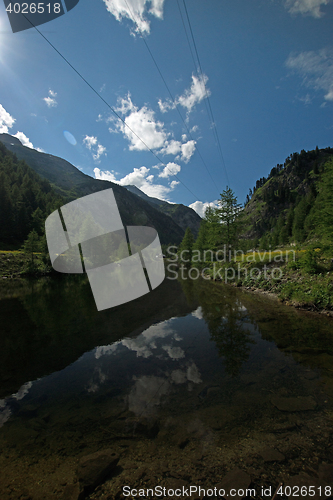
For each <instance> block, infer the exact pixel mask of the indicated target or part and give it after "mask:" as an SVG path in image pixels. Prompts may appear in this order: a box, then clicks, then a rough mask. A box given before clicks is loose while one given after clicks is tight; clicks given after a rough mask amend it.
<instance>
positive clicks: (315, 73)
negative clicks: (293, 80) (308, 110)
mask: <svg viewBox="0 0 333 500" xmlns="http://www.w3.org/2000/svg"><path fill="white" fill-rule="evenodd" d="M286 65H287V67H288V68H291V69H293V70H295V71H297V72H298V73H299V74H300V75H301V76H302V77H303V85H305V86H306V87H312V88H314V89H315V90H317V91H318V90H323V91H324V92H325V95H324V98H325V99H326V101H333V50H332V48H327V49H321V50H319V51H316V52H315V51H309V52H300V53H299V54H290V55H289V57H288V59H287V61H286ZM309 98H310V96H309V97H308V98H307V99H306V100H305V103H306V104H307V103H308V102H309Z"/></svg>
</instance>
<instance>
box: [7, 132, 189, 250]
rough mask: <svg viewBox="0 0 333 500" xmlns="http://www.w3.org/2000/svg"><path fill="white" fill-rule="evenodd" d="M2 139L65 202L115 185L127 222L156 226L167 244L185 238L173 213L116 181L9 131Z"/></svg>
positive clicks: (118, 203) (118, 201) (115, 192)
mask: <svg viewBox="0 0 333 500" xmlns="http://www.w3.org/2000/svg"><path fill="white" fill-rule="evenodd" d="M0 142H2V143H3V144H4V146H5V147H6V148H7V150H9V151H11V152H12V153H14V155H15V156H14V159H15V158H16V160H15V161H17V159H18V160H23V161H24V162H25V164H26V165H28V166H29V167H31V169H33V170H34V171H35V172H36V173H37V174H38V175H39V176H40V177H42V178H43V179H46V180H48V181H49V183H50V185H51V187H52V191H53V192H55V193H56V194H57V195H58V196H61V198H62V199H63V200H64V203H67V202H69V201H71V200H74V199H76V198H79V197H82V196H85V195H88V194H91V193H95V192H98V191H102V190H104V189H110V188H112V189H113V192H114V195H115V198H116V201H117V205H118V208H119V211H120V215H121V218H122V222H123V224H124V225H126V226H130V225H144V226H152V227H154V228H155V229H156V231H157V232H158V234H159V238H160V241H161V243H163V244H168V243H175V244H177V243H179V242H180V241H181V240H182V238H183V236H184V230H183V229H182V228H181V227H180V226H179V225H178V224H177V223H176V222H175V221H174V220H173V219H172V218H171V217H169V215H167V214H165V213H162V212H161V211H159V210H157V208H154V206H153V205H151V204H150V203H147V201H145V200H144V199H142V198H139V197H138V196H136V195H134V194H133V193H131V192H130V191H129V190H127V189H125V188H124V187H122V186H119V185H118V184H114V183H113V182H109V181H101V180H97V179H93V178H92V177H90V176H89V175H86V174H84V173H83V172H81V171H80V170H78V169H77V168H76V167H74V166H73V165H72V164H71V163H69V162H67V161H66V160H63V159H62V158H58V157H57V156H53V155H50V154H46V153H41V152H38V151H36V150H35V149H30V148H27V147H25V146H23V145H22V144H21V142H20V141H19V140H18V139H17V138H15V137H12V136H11V135H9V134H0Z"/></svg>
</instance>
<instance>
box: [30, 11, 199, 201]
mask: <svg viewBox="0 0 333 500" xmlns="http://www.w3.org/2000/svg"><path fill="white" fill-rule="evenodd" d="M21 14H22V13H21ZM22 16H23V17H24V18H25V19H26V20H27V21H28V22H29V23H30V24H31V26H32V27H33V28H35V30H36V31H37V32H38V33H39V34H40V35H41V36H42V37H43V38H44V40H45V41H46V42H47V43H48V44H49V45H50V46H51V47H52V48H53V50H55V51H56V52H57V54H58V55H59V56H60V57H61V58H62V59H63V60H64V61H65V62H66V64H68V66H70V68H72V70H73V71H75V73H76V74H77V75H78V76H79V77H80V78H81V80H83V81H84V83H85V84H86V85H88V87H89V88H90V89H91V90H92V91H93V92H94V93H95V94H96V95H97V97H99V99H101V100H102V101H103V102H104V104H106V105H107V107H108V108H109V109H110V110H111V111H112V113H114V115H115V116H116V117H117V118H118V119H119V120H120V121H121V122H122V123H123V124H124V125H125V126H126V127H127V128H128V129H129V130H130V132H131V133H132V134H133V135H135V137H137V138H138V139H139V140H140V141H141V142H142V144H143V145H144V146H145V147H146V148H147V150H148V151H150V153H152V154H153V155H154V156H155V158H157V160H158V161H159V162H160V163H161V164H162V165H163V166H164V167H165V168H166V169H167V170H168V171H169V172H170V174H171V175H172V176H173V177H176V179H177V180H178V181H179V182H180V183H181V184H182V185H183V186H184V187H185V189H187V191H189V193H191V194H192V195H193V196H194V198H195V199H196V200H198V199H199V197H198V196H196V195H195V194H194V193H193V191H191V189H190V188H189V187H187V186H186V184H185V183H184V182H183V181H182V180H181V179H180V178H179V177H178V176H177V175H176V174H174V173H173V172H172V171H171V170H170V169H169V167H168V166H167V165H166V164H165V163H164V161H162V160H161V159H160V158H159V156H157V154H156V153H154V151H153V150H152V149H151V148H150V147H149V146H148V145H147V144H146V143H145V141H144V140H143V139H141V137H139V136H138V134H137V133H136V132H134V130H133V129H132V128H131V127H130V126H129V125H128V124H127V123H126V121H125V120H124V119H123V118H122V117H121V116H120V115H119V114H118V113H117V112H116V110H115V109H114V108H113V107H112V106H111V105H110V104H109V103H108V102H107V101H106V100H105V99H104V98H103V97H102V96H101V95H100V93H99V92H97V90H96V89H95V88H94V87H93V86H92V85H91V84H90V83H89V82H88V81H87V80H86V79H85V78H84V76H82V75H81V73H80V72H79V71H78V70H77V69H76V68H75V67H74V66H73V65H72V64H71V63H70V62H69V61H68V59H67V58H66V57H65V56H64V55H62V53H61V52H60V51H59V50H58V49H57V48H56V47H55V46H54V45H53V44H52V43H51V42H50V41H49V40H48V38H46V36H44V35H43V33H42V32H41V31H39V29H38V28H37V27H36V26H35V25H34V24H33V23H32V22H31V21H30V19H28V18H27V17H26V16H25V15H24V14H22Z"/></svg>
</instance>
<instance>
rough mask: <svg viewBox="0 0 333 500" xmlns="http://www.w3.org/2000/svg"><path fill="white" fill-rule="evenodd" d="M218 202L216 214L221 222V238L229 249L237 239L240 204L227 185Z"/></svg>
mask: <svg viewBox="0 0 333 500" xmlns="http://www.w3.org/2000/svg"><path fill="white" fill-rule="evenodd" d="M218 203H219V206H220V208H219V210H218V214H219V218H220V221H221V223H222V230H223V236H224V238H223V239H224V242H225V244H226V245H227V249H229V248H230V247H231V246H232V245H233V244H234V243H235V241H236V239H237V235H238V234H237V233H238V230H239V213H240V209H241V205H240V204H239V203H237V198H236V196H235V194H234V192H233V191H232V189H231V188H229V187H228V186H227V187H226V189H225V190H224V191H223V192H222V193H221V199H220V200H219V201H218ZM228 254H229V251H228Z"/></svg>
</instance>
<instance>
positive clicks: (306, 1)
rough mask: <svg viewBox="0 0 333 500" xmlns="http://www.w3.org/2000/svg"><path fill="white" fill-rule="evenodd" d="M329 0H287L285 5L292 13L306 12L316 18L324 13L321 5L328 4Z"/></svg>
mask: <svg viewBox="0 0 333 500" xmlns="http://www.w3.org/2000/svg"><path fill="white" fill-rule="evenodd" d="M328 2H329V0H286V2H285V7H286V9H288V11H289V12H290V14H305V15H310V16H313V17H316V18H319V17H322V16H323V15H324V14H323V12H322V11H321V10H320V7H321V5H327V4H328Z"/></svg>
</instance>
